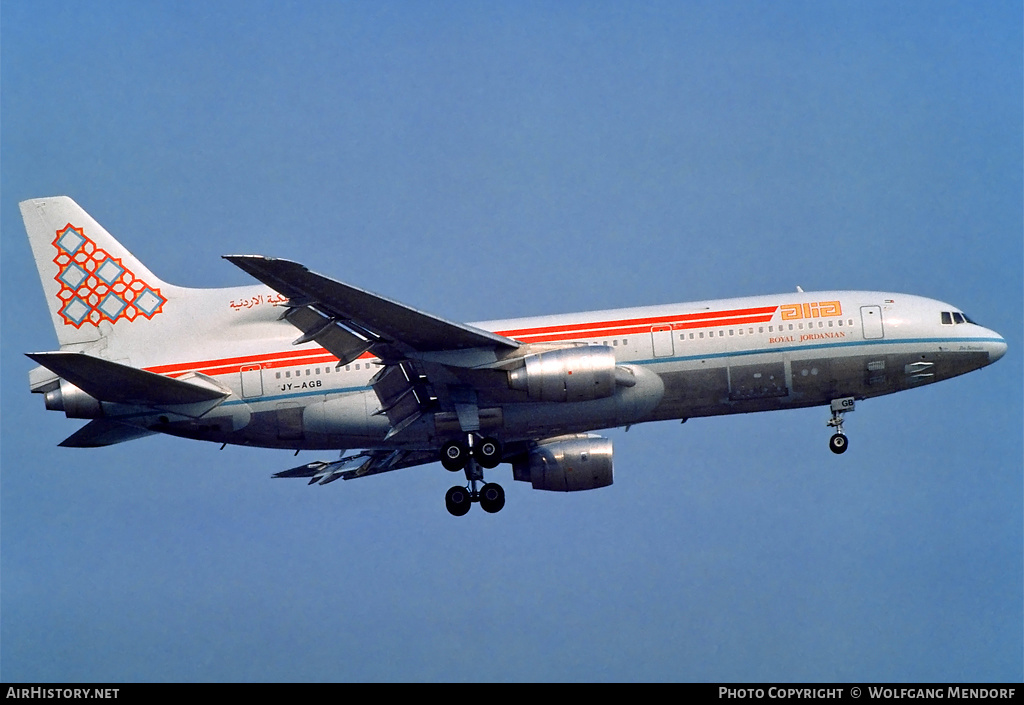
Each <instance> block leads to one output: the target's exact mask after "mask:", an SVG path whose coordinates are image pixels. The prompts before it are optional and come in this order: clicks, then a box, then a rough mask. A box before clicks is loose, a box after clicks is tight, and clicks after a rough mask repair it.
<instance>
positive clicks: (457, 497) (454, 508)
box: [444, 485, 504, 517]
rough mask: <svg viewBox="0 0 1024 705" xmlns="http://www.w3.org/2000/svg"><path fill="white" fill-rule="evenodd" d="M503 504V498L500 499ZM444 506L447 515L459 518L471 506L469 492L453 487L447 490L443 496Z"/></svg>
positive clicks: (462, 488) (463, 488) (471, 500)
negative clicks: (446, 508)
mask: <svg viewBox="0 0 1024 705" xmlns="http://www.w3.org/2000/svg"><path fill="white" fill-rule="evenodd" d="M502 502H504V497H502ZM444 505H445V506H446V507H448V513H449V514H451V515H452V516H456V517H460V516H463V515H464V514H465V513H466V512H468V511H469V508H470V507H471V506H473V498H472V496H471V495H470V494H469V490H467V489H466V488H465V487H459V486H458V485H456V486H455V487H453V488H451V489H450V490H448V492H447V493H446V494H445V496H444Z"/></svg>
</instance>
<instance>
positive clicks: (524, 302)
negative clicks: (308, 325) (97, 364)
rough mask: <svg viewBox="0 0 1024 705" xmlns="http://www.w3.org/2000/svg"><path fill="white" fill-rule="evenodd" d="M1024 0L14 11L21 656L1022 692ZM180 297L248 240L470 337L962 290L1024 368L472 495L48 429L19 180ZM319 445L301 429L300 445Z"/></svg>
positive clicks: (3, 174) (12, 194) (208, 674)
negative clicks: (582, 486)
mask: <svg viewBox="0 0 1024 705" xmlns="http://www.w3.org/2000/svg"><path fill="white" fill-rule="evenodd" d="M1022 26H1024V22H1022V10H1021V7H1020V4H1019V3H1012V2H989V3H983V4H980V5H979V4H977V3H967V2H930V1H929V2H923V1H922V2H878V3H876V2H862V3H829V2H813V3H811V2H809V3H801V2H773V3H767V2H752V1H748V2H708V3H700V2H667V3H658V2H647V3H625V2H588V3H564V2H559V3H543V2H517V3H504V4H500V5H499V4H496V3H471V2H465V3H463V2H452V3H434V2H415V3H411V2H410V3H340V2H323V3H318V2H312V1H309V2H297V3H285V2H267V3H258V2H246V3H234V2H220V3H212V4H210V3H192V2H174V3H170V2H151V3H119V2H37V1H33V2H26V1H23V0H8V1H6V2H4V3H3V5H2V6H0V32H2V42H0V79H2V80H0V195H2V198H0V235H2V237H0V247H2V251H0V254H2V258H0V271H2V279H0V294H2V304H0V316H2V319H0V321H2V334H3V347H2V350H0V359H2V366H0V374H2V380H0V384H2V386H0V389H2V399H0V404H2V406H0V409H2V413H0V430H2V438H0V440H2V443H0V541H2V551H0V615H2V621H0V679H2V680H5V681H89V680H99V681H260V680H272V681H279V680H283V681H293V680H326V681H363V680H381V681H384V680H388V681H394V680H417V681H419V680H445V681H447V680H501V681H518V680H547V681H565V680H567V681H577V680H587V681H591V680H597V681H602V680H672V681H675V680H680V681H689V680H696V681H814V680H825V681H854V682H869V681H947V680H948V681H973V680H983V681H989V680H993V681H996V680H1017V681H1019V680H1021V678H1022V677H1024V672H1022V662H1024V650H1022V630H1024V626H1022V625H1024V614H1022V604H1024V590H1022V583H1024V580H1022V573H1024V567H1022V555H1024V542H1022V526H1024V513H1022V497H1024V487H1022V457H1024V449H1022V432H1021V427H1022V424H1021V414H1022V408H1021V407H1022V404H1021V401H1022V398H1021V390H1022V388H1024V384H1022V375H1021V372H1022V364H1021V361H1022V357H1021V351H1022V349H1024V345H1022V343H1024V335H1022V325H1021V322H1022V320H1021V319H1022V317H1021V304H1022V301H1024V290H1022V269H1024V266H1022V263H1024V257H1022V241H1024V238H1022V232H1024V221H1022V213H1024V207H1022V193H1024V184H1022V153H1024V144H1022V123H1024V115H1022V85H1024V80H1022V68H1021V66H1022V64H1021V56H1022V29H1021V28H1022ZM57 194H67V195H70V196H72V197H73V198H74V199H76V200H77V201H78V202H79V203H80V204H82V205H83V206H84V207H85V208H86V209H87V210H89V211H90V213H91V214H92V215H93V216H94V217H95V218H96V219H97V220H99V222H101V223H102V224H103V225H104V226H105V227H106V228H107V229H108V230H109V231H110V232H112V233H113V234H114V235H115V236H116V237H118V238H119V239H120V240H121V241H122V242H123V243H125V244H126V245H127V246H128V247H129V248H130V249H131V250H132V251H133V252H134V253H135V254H136V255H137V256H138V257H139V258H140V259H141V260H142V261H144V262H145V263H146V264H147V265H148V266H149V267H150V268H151V269H152V270H153V271H154V272H156V273H157V274H158V275H159V276H160V277H161V278H163V279H165V280H167V281H170V282H174V283H177V284H181V285H186V286H229V285H239V284H247V283H249V280H248V279H247V278H246V276H245V275H244V273H242V272H241V271H239V270H237V269H236V268H235V267H233V266H231V265H230V264H229V263H227V262H225V261H224V260H222V259H220V256H221V255H223V254H230V253H240V252H248V253H261V254H268V255H274V256H281V257H287V258H290V259H295V260H298V261H302V262H305V263H307V264H309V265H311V266H313V267H315V268H316V269H317V270H318V271H321V272H323V273H325V274H328V275H331V276H334V277H336V278H339V279H342V280H345V281H348V282H351V283H353V284H356V285H358V286H362V287H365V288H368V289H371V290H373V291H377V292H379V293H381V294H384V295H386V296H389V297H391V298H395V299H398V300H400V301H404V302H406V303H409V304H410V305H413V306H415V307H417V308H421V309H424V310H427V311H431V312H434V313H437V314H439V315H442V316H444V317H446V318H450V319H454V320H467V321H473V320H485V319H494V318H503V317H511V316H517V315H530V314H546V313H559V312H565V311H573V310H585V309H599V308H611V307H618V306H634V305H644V304H655V303H669V302H673V301H686V300H696V299H708V298H717V297H726V296H740V295H751V294H761V293H775V292H784V291H792V290H794V287H796V286H797V285H800V286H802V287H803V288H804V289H806V290H808V291H809V290H812V289H838V288H854V289H881V290H892V291H901V292H908V293H915V294H921V295H924V296H930V297H934V298H938V299H941V300H944V301H947V302H950V303H952V304H954V305H956V306H959V307H961V308H963V309H964V310H965V311H967V312H968V313H969V314H970V315H971V316H972V318H974V319H975V320H977V321H979V322H980V323H982V324H983V325H986V326H988V327H990V328H993V329H995V330H997V331H999V332H1000V333H1002V334H1003V335H1004V336H1005V337H1006V339H1007V340H1008V341H1009V343H1010V348H1009V352H1008V353H1007V355H1006V356H1005V357H1004V358H1003V360H1001V361H1000V362H999V363H998V364H997V365H995V366H993V367H990V368H987V369H985V370H982V371H980V372H976V373H973V374H970V375H967V376H964V377H961V378H958V379H955V380H951V381H948V382H944V383H942V384H938V385H934V386H931V387H927V388H923V389H918V390H914V391H911V392H907V393H905V394H900V395H896V396H891V397H883V398H879V399H875V400H871V401H867V402H863V403H860V404H858V406H857V411H856V412H855V413H854V414H852V415H850V416H849V417H848V418H847V423H846V430H847V433H848V434H849V435H850V438H851V448H850V451H849V452H848V453H846V454H845V455H843V456H841V457H839V456H833V455H832V454H831V453H830V452H829V451H828V448H827V445H826V441H827V438H828V435H829V431H828V429H827V428H826V427H825V421H826V420H827V418H828V412H827V410H825V409H809V410H801V411H790V412H780V413H775V414H759V415H751V416H738V417H730V418H718V419H694V420H691V421H689V422H687V423H686V424H685V425H682V426H680V425H679V424H677V423H660V424H651V425H647V426H636V427H633V428H632V429H631V430H630V431H629V432H628V433H626V432H623V431H621V430H619V431H614V432H611V433H610V434H609V435H610V437H612V438H613V440H614V443H615V454H616V455H615V458H616V482H615V484H614V485H613V486H612V487H610V488H606V489H602V490H596V491H593V492H584V493H579V494H573V495H560V494H549V493H544V492H534V491H533V490H531V489H530V488H529V487H528V486H524V485H523V484H522V483H514V482H512V481H511V477H510V475H509V473H508V470H507V467H508V466H502V469H500V470H498V471H495V477H496V478H497V479H498V481H500V482H502V484H503V485H504V486H505V489H506V492H507V493H508V503H507V505H506V508H505V509H504V510H503V511H502V512H501V513H500V514H497V515H493V516H491V515H486V514H484V513H483V512H480V511H473V512H470V514H469V515H467V516H466V517H464V518H462V519H455V518H453V517H451V516H449V515H448V514H447V512H445V510H444V505H443V495H444V491H445V490H446V489H447V487H448V486H449V484H450V479H451V478H450V476H449V475H448V474H447V473H446V472H445V471H444V470H443V469H442V468H441V467H440V465H439V464H436V465H431V466H427V467H424V468H420V469H416V470H408V471H401V472H396V473H391V474H387V475H382V476H377V477H372V478H366V479H363V480H359V481H357V482H347V483H334V484H331V485H329V486H326V487H307V486H306V484H305V483H304V482H301V481H285V480H273V479H271V478H270V475H271V474H272V473H274V472H276V471H278V470H281V469H285V468H288V467H292V466H293V465H295V464H297V462H296V461H295V459H294V458H292V457H291V454H290V453H288V452H284V451H274V450H257V449H238V448H228V449H225V450H223V451H220V450H218V447H217V446H214V445H209V444H202V443H196V442H188V441H183V440H178V439H172V438H161V437H157V438H148V439H143V440H140V441H135V442H132V443H127V444H123V445H119V446H114V447H111V448H106V449H97V450H70V449H62V448H58V447H56V446H57V443H59V442H60V441H61V440H62V439H63V438H64V437H66V436H67V435H70V433H72V432H73V431H74V430H75V429H76V428H77V427H78V426H79V425H80V423H81V422H76V421H71V420H67V419H64V418H63V416H62V415H60V414H57V413H47V412H46V411H45V409H44V408H43V403H42V399H41V398H40V397H38V396H32V395H30V394H29V393H28V388H27V372H28V370H29V369H30V368H31V367H32V363H31V361H29V360H28V359H27V358H25V357H24V356H23V355H22V353H23V352H29V351H38V350H48V349H52V348H53V347H55V345H56V341H55V336H54V334H53V331H52V329H51V327H50V325H49V323H48V322H47V317H46V309H45V304H44V301H43V296H42V290H41V287H40V285H39V282H38V279H37V276H36V274H35V268H34V266H33V263H32V259H31V254H30V251H29V248H28V245H27V242H26V239H25V234H24V229H23V226H22V223H21V219H20V215H19V213H18V209H17V203H18V201H20V200H23V199H25V198H32V197H40V196H48V195H57ZM316 457H319V456H318V455H317V454H315V453H311V452H306V453H302V454H301V455H300V459H305V460H307V461H308V460H313V459H315V458H316Z"/></svg>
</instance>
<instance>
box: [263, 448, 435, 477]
mask: <svg viewBox="0 0 1024 705" xmlns="http://www.w3.org/2000/svg"><path fill="white" fill-rule="evenodd" d="M436 460H437V453H436V452H434V451H407V450H371V451H365V452H363V453H358V454H356V455H350V456H347V457H343V458H341V459H340V460H335V461H334V462H325V461H322V460H317V461H314V462H312V463H307V464H305V465H300V466H298V467H296V468H291V469H290V470H282V471H281V472H279V473H276V474H275V475H274V477H308V478H310V479H309V484H311V485H312V484H313V483H314V482H316V483H319V484H321V485H326V484H328V483H329V482H334V481H335V480H354V479H355V478H357V477H366V476H367V475H377V474H379V473H382V472H390V471H392V470H400V469H402V468H411V467H415V466H417V465H425V464H427V463H433V462H435V461H436Z"/></svg>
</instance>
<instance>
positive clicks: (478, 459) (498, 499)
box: [441, 434, 505, 517]
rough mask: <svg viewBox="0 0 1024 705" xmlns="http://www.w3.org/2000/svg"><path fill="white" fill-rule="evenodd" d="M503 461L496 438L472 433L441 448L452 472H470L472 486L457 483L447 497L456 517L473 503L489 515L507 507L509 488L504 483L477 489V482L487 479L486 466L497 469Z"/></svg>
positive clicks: (488, 484) (445, 498) (467, 474)
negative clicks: (506, 500) (505, 488)
mask: <svg viewBox="0 0 1024 705" xmlns="http://www.w3.org/2000/svg"><path fill="white" fill-rule="evenodd" d="M500 462H501V444H500V443H499V442H498V441H497V440H495V439H494V438H490V437H484V438H480V439H478V438H476V437H475V436H474V435H473V434H469V435H468V437H467V439H466V442H465V443H463V442H461V441H448V442H447V443H445V444H444V446H442V448H441V464H442V465H444V467H445V468H446V469H448V470H451V471H452V472H458V471H459V470H465V471H466V480H467V481H468V482H469V485H468V486H466V487H462V486H459V485H456V486H455V487H452V488H451V489H450V490H448V492H447V494H445V496H444V503H445V506H446V507H447V508H448V512H449V513H450V514H452V515H453V516H457V517H460V516H463V515H464V514H465V513H466V512H468V511H469V508H470V507H471V506H472V505H473V502H479V503H480V507H481V508H482V509H483V510H484V511H485V512H488V513H489V514H494V513H495V512H499V511H501V508H502V507H504V506H505V490H503V489H502V487H501V485H499V484H497V483H494V482H488V483H486V484H484V486H483V487H481V488H479V489H477V483H479V482H483V479H484V473H483V469H482V468H487V469H491V468H495V467H497V466H498V463H500Z"/></svg>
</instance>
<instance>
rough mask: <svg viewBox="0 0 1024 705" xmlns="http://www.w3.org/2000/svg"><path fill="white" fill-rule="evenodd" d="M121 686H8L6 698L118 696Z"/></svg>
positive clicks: (84, 698) (68, 698) (83, 698)
mask: <svg viewBox="0 0 1024 705" xmlns="http://www.w3.org/2000/svg"><path fill="white" fill-rule="evenodd" d="M119 690H120V688H38V687H33V688H8V689H7V694H6V695H5V696H4V697H6V698H58V699H60V698H63V699H65V700H88V699H89V698H116V697H117V691H119Z"/></svg>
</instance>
